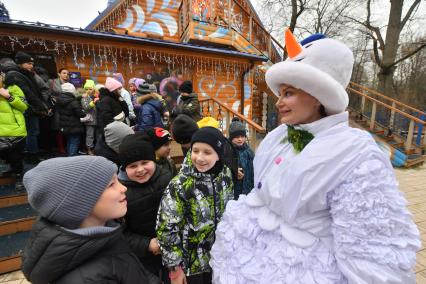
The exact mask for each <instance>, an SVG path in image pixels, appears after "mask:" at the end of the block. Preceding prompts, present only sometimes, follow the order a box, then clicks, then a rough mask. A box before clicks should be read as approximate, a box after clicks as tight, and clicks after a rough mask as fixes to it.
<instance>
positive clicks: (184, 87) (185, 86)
mask: <svg viewBox="0 0 426 284" xmlns="http://www.w3.org/2000/svg"><path fill="white" fill-rule="evenodd" d="M179 92H181V93H187V94H190V93H192V82H191V81H183V83H182V84H181V85H180V86H179Z"/></svg>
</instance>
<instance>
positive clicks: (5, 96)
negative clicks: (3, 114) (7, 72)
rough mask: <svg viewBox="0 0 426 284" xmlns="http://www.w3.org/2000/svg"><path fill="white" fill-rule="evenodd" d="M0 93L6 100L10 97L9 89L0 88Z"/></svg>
mask: <svg viewBox="0 0 426 284" xmlns="http://www.w3.org/2000/svg"><path fill="white" fill-rule="evenodd" d="M0 95H1V96H2V97H3V98H5V99H6V100H8V99H9V98H10V94H9V91H8V90H6V89H5V88H0Z"/></svg>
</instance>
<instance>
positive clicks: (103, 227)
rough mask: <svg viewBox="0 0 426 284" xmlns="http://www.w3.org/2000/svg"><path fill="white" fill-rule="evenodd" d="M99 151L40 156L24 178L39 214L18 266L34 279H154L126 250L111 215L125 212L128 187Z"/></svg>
mask: <svg viewBox="0 0 426 284" xmlns="http://www.w3.org/2000/svg"><path fill="white" fill-rule="evenodd" d="M116 172H117V166H116V165H114V163H112V162H111V161H108V160H107V159H105V158H103V157H97V156H76V157H69V158H54V159H49V160H46V161H43V162H41V163H40V164H39V165H38V166H36V167H35V168H33V169H32V170H30V171H28V172H27V173H26V174H25V176H24V179H23V182H24V185H25V188H26V189H27V191H28V200H29V203H30V204H31V206H32V207H33V208H34V209H35V210H37V212H38V213H39V215H40V218H39V219H38V221H37V222H36V223H35V224H34V226H33V228H32V231H31V236H30V239H29V241H28V242H27V245H26V247H25V250H24V254H23V258H22V260H23V263H22V271H23V272H24V275H25V277H26V278H27V279H28V280H29V281H31V282H32V283H34V284H37V283H53V282H54V283H88V282H93V283H95V282H96V283H106V282H110V281H111V279H114V280H115V281H114V283H129V284H130V283H139V282H140V283H158V281H157V280H156V278H155V277H154V276H153V275H152V274H150V273H149V272H147V271H146V270H145V268H144V267H143V266H142V265H141V264H140V263H139V262H138V261H137V259H136V257H135V256H134V255H133V253H132V252H131V251H130V249H129V248H128V246H127V243H126V241H125V240H124V237H123V235H122V231H121V228H120V225H119V224H118V223H115V222H114V221H112V220H114V219H117V218H121V217H122V216H124V215H125V214H126V212H127V200H126V195H125V192H126V190H127V188H126V187H125V186H123V185H122V184H121V183H120V182H119V181H118V179H117V175H116Z"/></svg>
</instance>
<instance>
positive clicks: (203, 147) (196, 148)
mask: <svg viewBox="0 0 426 284" xmlns="http://www.w3.org/2000/svg"><path fill="white" fill-rule="evenodd" d="M191 160H192V163H193V164H194V166H195V167H196V168H197V170H198V171H199V172H201V173H204V172H207V171H208V170H210V169H211V168H213V166H214V165H215V164H216V162H217V161H219V156H218V155H217V153H216V151H215V150H214V149H213V148H212V146H210V145H209V144H207V143H202V142H195V143H194V144H193V145H192V150H191Z"/></svg>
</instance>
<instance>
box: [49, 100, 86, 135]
mask: <svg viewBox="0 0 426 284" xmlns="http://www.w3.org/2000/svg"><path fill="white" fill-rule="evenodd" d="M56 110H57V112H58V113H59V127H60V130H61V131H62V132H63V133H64V134H78V133H82V132H84V125H83V123H81V121H80V118H81V117H84V116H85V115H86V114H85V113H84V111H83V108H82V106H81V104H80V102H79V101H78V100H77V98H76V97H75V96H74V95H73V94H72V93H61V94H60V95H59V96H58V97H57V98H56Z"/></svg>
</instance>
